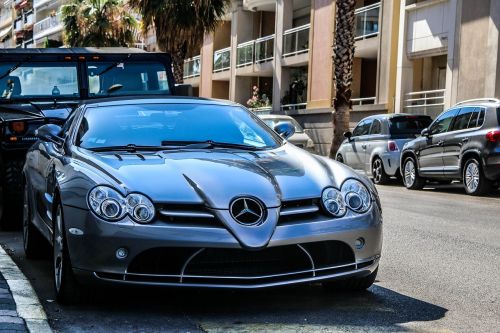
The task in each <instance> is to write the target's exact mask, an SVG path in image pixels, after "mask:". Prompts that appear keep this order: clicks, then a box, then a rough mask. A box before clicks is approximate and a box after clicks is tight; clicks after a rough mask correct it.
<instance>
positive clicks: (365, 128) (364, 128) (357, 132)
mask: <svg viewBox="0 0 500 333" xmlns="http://www.w3.org/2000/svg"><path fill="white" fill-rule="evenodd" d="M372 122H373V119H367V120H363V121H361V122H360V123H359V124H358V126H356V128H355V129H354V131H353V132H352V136H362V135H368V134H369V133H370V127H371V125H372Z"/></svg>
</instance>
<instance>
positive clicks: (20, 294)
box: [0, 246, 52, 333]
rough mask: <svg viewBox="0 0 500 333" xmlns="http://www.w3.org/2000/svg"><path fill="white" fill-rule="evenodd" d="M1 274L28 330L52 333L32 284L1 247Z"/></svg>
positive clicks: (37, 332)
mask: <svg viewBox="0 0 500 333" xmlns="http://www.w3.org/2000/svg"><path fill="white" fill-rule="evenodd" d="M0 272H2V275H3V277H4V279H5V281H7V284H8V285H9V288H10V291H11V293H12V297H13V298H14V302H16V309H17V313H18V314H19V317H21V318H23V319H24V321H25V323H26V326H27V327H28V330H29V331H30V332H36V333H52V329H51V328H50V326H49V322H48V321H47V315H46V314H45V311H44V310H43V307H42V305H41V304H40V301H39V300H38V296H37V295H36V293H35V291H34V290H33V287H32V286H31V283H30V282H29V280H28V278H26V276H25V275H24V274H23V273H22V272H21V270H20V269H19V268H18V267H17V265H16V263H15V262H14V261H13V260H12V258H11V257H10V256H9V255H8V254H7V253H6V252H5V250H4V249H3V248H2V247H1V246H0Z"/></svg>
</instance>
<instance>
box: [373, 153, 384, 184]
mask: <svg viewBox="0 0 500 333" xmlns="http://www.w3.org/2000/svg"><path fill="white" fill-rule="evenodd" d="M372 168H373V170H372V174H373V179H374V180H375V183H380V181H381V180H382V172H383V170H382V162H381V161H380V159H376V160H375V161H374V162H373V167H372Z"/></svg>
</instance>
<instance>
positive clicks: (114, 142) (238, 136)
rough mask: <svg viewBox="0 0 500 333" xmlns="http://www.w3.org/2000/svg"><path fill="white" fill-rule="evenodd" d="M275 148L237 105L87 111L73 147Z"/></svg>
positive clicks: (271, 137)
mask: <svg viewBox="0 0 500 333" xmlns="http://www.w3.org/2000/svg"><path fill="white" fill-rule="evenodd" d="M209 140H210V141H215V142H224V143H230V144H238V145H248V146H252V147H256V148H264V147H266V148H268V147H269V148H270V147H276V146H277V144H278V142H279V139H278V137H277V135H275V134H274V133H273V132H272V131H271V130H270V129H269V128H267V127H266V126H265V125H264V124H262V125H261V123H260V122H259V121H258V119H257V116H255V115H253V114H252V113H250V112H248V111H246V110H245V109H243V108H241V107H238V106H218V105H198V104H146V105H125V106H111V107H89V108H88V109H87V110H86V112H85V115H84V117H83V119H82V122H81V124H80V126H79V129H78V134H77V138H76V145H78V146H80V147H82V148H87V149H94V148H102V147H115V146H128V145H135V146H156V147H158V146H168V145H169V143H172V142H182V143H184V144H186V145H187V144H189V143H190V142H205V141H209Z"/></svg>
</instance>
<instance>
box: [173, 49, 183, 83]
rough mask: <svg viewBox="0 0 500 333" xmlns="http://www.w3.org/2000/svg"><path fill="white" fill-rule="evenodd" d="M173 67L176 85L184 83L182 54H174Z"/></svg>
mask: <svg viewBox="0 0 500 333" xmlns="http://www.w3.org/2000/svg"><path fill="white" fill-rule="evenodd" d="M172 66H173V70H174V79H175V83H184V57H183V56H182V55H181V54H180V52H174V53H173V54H172Z"/></svg>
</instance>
